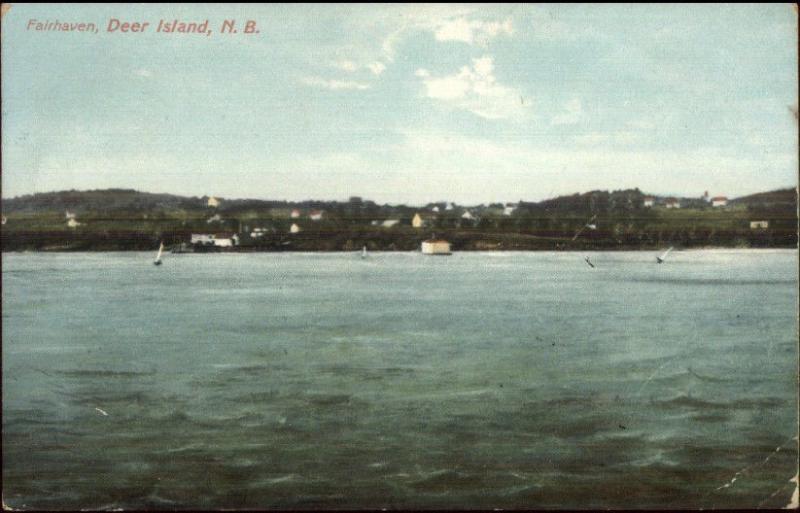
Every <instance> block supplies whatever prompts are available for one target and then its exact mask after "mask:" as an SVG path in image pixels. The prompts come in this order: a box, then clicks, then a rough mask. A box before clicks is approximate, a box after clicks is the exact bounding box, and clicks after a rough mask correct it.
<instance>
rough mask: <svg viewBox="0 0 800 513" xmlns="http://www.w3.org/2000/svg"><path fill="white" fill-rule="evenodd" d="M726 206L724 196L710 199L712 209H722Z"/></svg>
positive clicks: (726, 202) (726, 200)
mask: <svg viewBox="0 0 800 513" xmlns="http://www.w3.org/2000/svg"><path fill="white" fill-rule="evenodd" d="M727 205H728V198H727V197H725V196H715V197H713V198H711V206H712V207H724V206H727Z"/></svg>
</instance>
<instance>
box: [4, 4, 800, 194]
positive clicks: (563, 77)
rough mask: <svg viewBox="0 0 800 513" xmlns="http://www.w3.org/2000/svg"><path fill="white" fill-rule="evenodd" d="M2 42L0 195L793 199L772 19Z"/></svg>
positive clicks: (655, 8)
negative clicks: (125, 191)
mask: <svg viewBox="0 0 800 513" xmlns="http://www.w3.org/2000/svg"><path fill="white" fill-rule="evenodd" d="M31 19H35V20H38V21H59V22H68V23H79V22H83V23H94V24H95V25H96V26H97V27H98V32H97V33H94V32H91V33H86V32H59V31H36V30H31V29H28V26H29V23H30V20H31ZM111 19H118V20H120V21H121V22H123V21H127V22H137V21H138V22H145V21H146V22H149V23H150V26H149V27H148V29H147V30H146V31H145V32H140V33H132V32H127V33H122V32H120V31H119V30H118V31H115V32H107V30H106V29H107V27H108V24H109V20H111ZM160 19H165V20H174V19H178V20H180V21H185V22H203V21H205V20H208V21H209V28H210V29H211V31H212V32H211V34H210V35H206V34H178V33H160V32H156V30H155V29H156V26H157V25H158V22H159V20H160ZM226 19H232V20H236V24H237V27H238V30H239V32H238V33H237V34H222V33H220V26H221V25H222V22H223V21H224V20H226ZM247 20H254V21H255V22H256V27H257V30H258V33H251V34H245V33H243V30H242V29H243V28H244V24H245V22H246V21H247ZM1 36H2V129H3V131H2V150H3V151H2V197H4V198H10V197H14V196H18V195H22V194H30V193H35V192H46V191H53V190H65V189H79V190H83V189H100V188H110V187H116V188H133V189H137V190H141V191H147V192H166V193H172V194H179V195H187V196H202V195H215V196H219V197H226V198H262V199H287V200H304V199H325V200H343V199H347V198H348V197H350V196H362V197H364V198H366V199H371V200H374V201H377V202H379V203H383V202H389V203H407V204H412V205H421V204H424V203H427V202H430V201H443V200H448V201H456V202H459V203H466V204H477V203H492V202H511V201H519V200H525V201H538V200H542V199H546V198H550V197H553V196H556V195H561V194H573V193H576V192H585V191H589V190H594V189H602V190H615V189H624V188H634V187H638V188H640V189H641V190H642V191H644V192H647V193H653V194H675V195H681V196H688V197H699V196H701V195H702V194H703V192H704V191H706V190H707V191H709V193H710V194H711V195H726V196H729V197H736V196H741V195H745V194H750V193H755V192H762V191H766V190H772V189H776V188H781V187H795V186H796V185H797V176H798V175H797V170H798V147H797V144H798V125H797V114H796V113H797V101H798V78H797V12H796V10H795V9H794V7H793V6H792V5H790V4H770V5H739V4H729V5H725V4H715V5H654V4H651V5H609V6H606V5H555V4H554V5H547V4H544V5H542V4H540V5H475V4H470V5H465V6H459V5H441V4H439V5H337V4H334V5H236V4H224V5H223V4H217V5H200V4H197V5H192V4H181V5H144V4H127V5H112V4H100V5H94V4H83V5H80V4H78V5H76V4H73V5H47V4H38V5H23V4H14V5H12V6H11V8H10V10H9V11H8V12H6V13H5V14H4V15H3V18H2V33H1Z"/></svg>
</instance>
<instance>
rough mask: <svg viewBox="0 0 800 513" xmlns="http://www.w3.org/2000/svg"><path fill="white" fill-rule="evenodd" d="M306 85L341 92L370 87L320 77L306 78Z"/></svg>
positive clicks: (304, 81)
mask: <svg viewBox="0 0 800 513" xmlns="http://www.w3.org/2000/svg"><path fill="white" fill-rule="evenodd" d="M302 82H303V83H304V84H305V85H308V86H313V87H322V88H324V89H331V90H333V91H339V90H344V89H352V90H360V91H363V90H364V89H369V88H370V85H369V84H365V83H363V82H355V81H352V80H326V79H324V78H320V77H306V78H304V79H303V81H302Z"/></svg>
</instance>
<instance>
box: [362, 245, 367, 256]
mask: <svg viewBox="0 0 800 513" xmlns="http://www.w3.org/2000/svg"><path fill="white" fill-rule="evenodd" d="M361 258H367V247H366V246H364V247H363V248H361Z"/></svg>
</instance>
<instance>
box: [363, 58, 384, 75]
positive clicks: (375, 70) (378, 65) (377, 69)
mask: <svg viewBox="0 0 800 513" xmlns="http://www.w3.org/2000/svg"><path fill="white" fill-rule="evenodd" d="M367 67H368V68H369V70H370V71H371V72H372V74H373V75H380V74H381V73H383V72H384V71H385V70H386V65H385V64H384V63H382V62H378V61H376V62H373V63H372V64H367Z"/></svg>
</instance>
